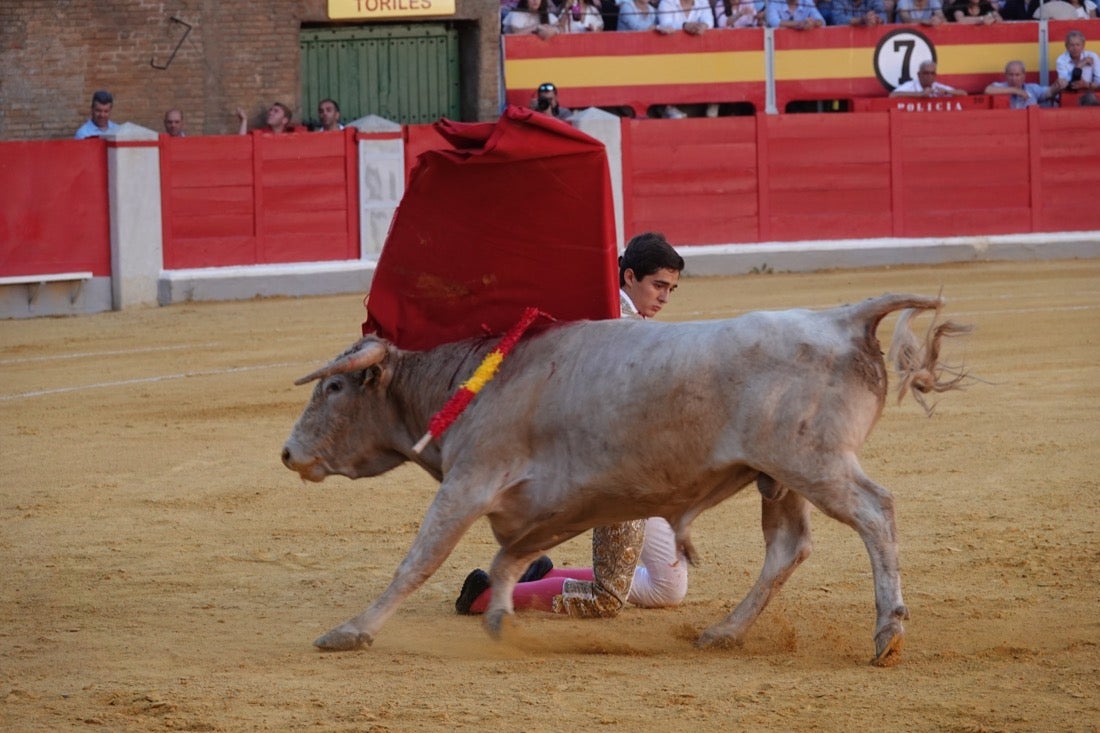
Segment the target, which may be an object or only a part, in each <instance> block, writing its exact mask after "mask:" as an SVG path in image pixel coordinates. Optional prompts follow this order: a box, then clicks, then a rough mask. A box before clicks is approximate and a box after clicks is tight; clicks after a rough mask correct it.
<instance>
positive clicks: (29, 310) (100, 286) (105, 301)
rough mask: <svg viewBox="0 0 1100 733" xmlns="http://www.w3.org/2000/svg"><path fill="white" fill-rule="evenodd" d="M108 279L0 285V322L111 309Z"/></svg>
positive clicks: (111, 298)
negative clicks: (8, 319)
mask: <svg viewBox="0 0 1100 733" xmlns="http://www.w3.org/2000/svg"><path fill="white" fill-rule="evenodd" d="M112 300H113V296H112V288H111V278H109V277H93V278H90V279H88V280H84V281H83V282H80V283H79V284H78V283H74V282H70V281H57V282H43V283H41V284H38V283H23V284H19V285H0V319H5V318H37V317H39V316H81V315H87V314H89V313H102V312H103V311H109V310H111V308H112Z"/></svg>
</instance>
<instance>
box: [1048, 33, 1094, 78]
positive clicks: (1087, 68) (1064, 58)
mask: <svg viewBox="0 0 1100 733" xmlns="http://www.w3.org/2000/svg"><path fill="white" fill-rule="evenodd" d="M1054 65H1055V68H1057V69H1058V78H1059V79H1061V80H1062V82H1063V83H1064V85H1065V88H1066V89H1067V90H1068V91H1071V92H1089V91H1093V90H1095V89H1100V56H1098V55H1097V54H1096V52H1095V51H1086V50H1085V34H1084V33H1082V32H1081V31H1070V32H1069V33H1067V34H1066V51H1065V53H1063V54H1062V55H1061V56H1059V57H1058V58H1057V59H1056V60H1055V62H1054Z"/></svg>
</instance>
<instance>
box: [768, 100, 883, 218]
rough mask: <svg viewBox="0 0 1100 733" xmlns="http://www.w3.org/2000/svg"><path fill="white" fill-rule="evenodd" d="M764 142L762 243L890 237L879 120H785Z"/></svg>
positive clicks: (774, 123)
mask: <svg viewBox="0 0 1100 733" xmlns="http://www.w3.org/2000/svg"><path fill="white" fill-rule="evenodd" d="M761 135H762V136H763V137H766V138H767V142H766V145H767V151H768V156H767V161H768V162H767V166H768V169H767V179H766V184H765V185H764V186H762V187H761V196H762V197H763V196H766V197H767V198H768V206H767V208H768V211H769V216H768V217H767V219H766V221H765V222H764V224H765V227H766V228H765V229H764V230H763V231H762V232H761V237H760V238H761V239H763V240H772V239H774V240H795V239H844V238H850V237H856V236H858V237H861V238H865V237H885V236H890V234H891V221H890V145H889V137H888V129H887V120H886V119H884V117H880V116H878V115H782V116H777V117H768V118H766V120H765V124H764V125H763V126H762V127H761Z"/></svg>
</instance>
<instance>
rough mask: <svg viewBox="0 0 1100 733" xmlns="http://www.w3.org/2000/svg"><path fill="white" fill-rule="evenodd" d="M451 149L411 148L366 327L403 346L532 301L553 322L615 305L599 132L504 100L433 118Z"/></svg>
mask: <svg viewBox="0 0 1100 733" xmlns="http://www.w3.org/2000/svg"><path fill="white" fill-rule="evenodd" d="M435 128H436V131H437V132H439V134H440V135H442V136H443V137H444V139H446V140H447V142H448V143H450V144H451V145H452V146H453V148H451V149H438V150H429V151H426V152H424V153H422V154H421V155H420V157H419V158H418V159H417V162H416V165H415V166H414V168H413V170H412V173H411V174H410V176H409V183H408V186H407V188H406V190H405V195H404V197H403V198H402V199H401V204H400V206H399V207H398V209H397V213H396V215H395V217H394V220H393V224H392V226H391V228H390V232H389V234H388V236H387V237H386V243H385V246H384V247H383V248H382V254H381V256H380V258H379V260H378V267H377V269H376V270H375V274H374V278H373V280H372V282H371V291H370V295H369V296H368V299H367V320H366V321H365V322H364V323H363V333H364V334H367V333H375V334H377V335H379V336H381V337H383V338H386V339H388V340H389V341H392V342H393V343H394V344H396V345H397V346H399V347H400V348H403V349H414V350H423V349H430V348H432V347H434V346H437V345H439V344H441V343H444V342H447V341H457V340H459V339H463V338H467V337H470V336H479V335H485V334H486V333H487V332H488V333H493V334H499V333H503V332H504V331H506V330H507V329H508V328H509V327H510V326H512V325H513V324H514V323H516V321H518V320H519V318H520V316H521V315H522V313H523V310H524V308H526V307H536V308H539V309H541V310H543V311H545V312H546V313H548V314H550V315H551V316H553V317H554V318H555V319H557V320H560V321H568V320H577V319H583V318H587V319H599V318H614V317H617V316H618V315H619V296H618V290H619V288H618V266H617V257H616V254H617V251H616V245H615V223H614V218H613V217H614V206H613V203H612V198H611V181H610V177H609V173H608V165H607V156H606V153H605V150H604V146H603V143H601V142H599V141H598V140H596V139H594V138H592V137H590V136H588V135H585V134H584V133H582V132H580V131H578V130H575V129H574V128H572V127H571V126H569V125H568V124H566V123H564V122H561V121H559V120H556V119H554V118H552V117H549V116H547V115H545V114H541V113H537V112H533V111H531V110H526V109H521V108H519V107H508V108H507V109H506V110H505V111H504V114H503V115H502V116H501V118H500V119H499V120H498V121H497V122H495V123H459V122H451V121H449V120H440V121H439V122H437V123H436V124H435Z"/></svg>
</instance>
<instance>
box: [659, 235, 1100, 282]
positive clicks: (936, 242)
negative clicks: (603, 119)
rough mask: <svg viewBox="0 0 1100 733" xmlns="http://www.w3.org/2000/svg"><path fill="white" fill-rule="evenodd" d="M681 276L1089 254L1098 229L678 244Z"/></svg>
mask: <svg viewBox="0 0 1100 733" xmlns="http://www.w3.org/2000/svg"><path fill="white" fill-rule="evenodd" d="M678 250H679V252H680V254H682V255H683V257H684V261H685V264H686V266H685V268H684V275H685V276H688V277H690V276H708V275H744V274H749V273H754V272H815V271H820V270H841V269H849V268H860V267H890V266H894V265H939V264H946V263H957V262H995V261H998V260H1001V261H1021V260H1022V261H1027V260H1069V259H1094V258H1098V257H1100V231H1093V232H1059V233H1044V234H1006V235H998V236H990V237H957V238H953V239H942V238H936V239H861V240H835V241H825V242H770V243H762V244H722V245H706V246H698V247H679V248H678Z"/></svg>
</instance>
